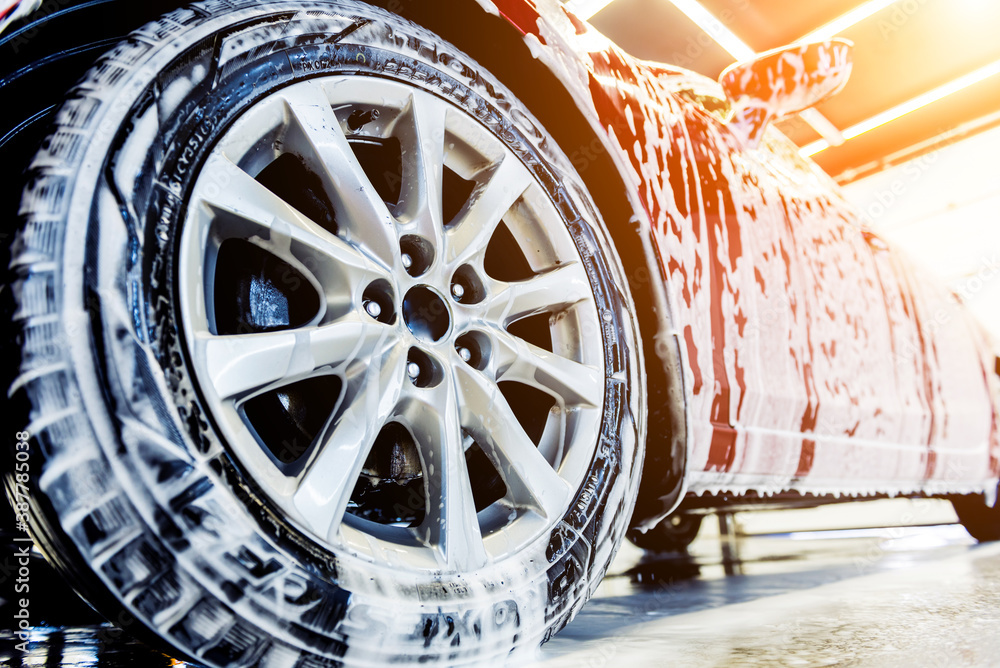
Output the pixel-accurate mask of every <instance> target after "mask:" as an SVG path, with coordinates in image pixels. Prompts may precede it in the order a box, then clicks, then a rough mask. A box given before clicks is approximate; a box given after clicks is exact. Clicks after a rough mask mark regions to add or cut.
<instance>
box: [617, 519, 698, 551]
mask: <svg viewBox="0 0 1000 668" xmlns="http://www.w3.org/2000/svg"><path fill="white" fill-rule="evenodd" d="M703 518H704V516H703V515H685V514H674V515H670V516H668V517H667V518H666V519H664V520H663V521H662V522H660V523H659V524H657V525H656V526H655V527H653V528H652V529H650V530H649V531H647V532H645V533H643V532H641V531H639V530H637V529H633V530H632V531H629V533H628V539H629V540H630V541H631V542H632V544H633V545H635V546H636V547H641V548H642V549H644V550H647V551H649V552H686V551H687V548H688V545H690V544H691V543H692V542H694V539H695V538H697V537H698V532H699V531H701V522H702V519H703Z"/></svg>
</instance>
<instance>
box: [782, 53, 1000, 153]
mask: <svg viewBox="0 0 1000 668" xmlns="http://www.w3.org/2000/svg"><path fill="white" fill-rule="evenodd" d="M997 74H1000V60H997V61H994V62H992V63H990V64H989V65H987V66H985V67H981V68H979V69H978V70H976V71H975V72H970V73H969V74H966V75H965V76H962V77H959V78H958V79H955V80H954V81H950V82H948V83H946V84H945V85H943V86H939V87H938V88H935V89H934V90H931V91H928V92H926V93H924V94H923V95H918V96H917V97H915V98H913V99H912V100H909V101H907V102H904V103H903V104H900V105H897V106H895V107H893V108H892V109H889V110H887V111H883V112H882V113H881V114H877V115H875V116H872V117H871V118H869V119H868V120H865V121H861V122H860V123H858V124H857V125H852V126H851V127H849V128H847V129H846V130H844V131H843V134H844V139H854V138H855V137H858V136H860V135H863V134H865V133H866V132H871V131H872V130H874V129H875V128H878V127H881V126H883V125H885V124H887V123H891V122H893V121H895V120H897V119H899V118H902V117H903V116H906V115H907V114H910V113H913V112H914V111H916V110H918V109H922V108H923V107H926V106H928V105H930V104H933V103H935V102H937V101H938V100H942V99H944V98H946V97H948V96H949V95H954V94H955V93H958V92H959V91H962V90H965V89H966V88H968V87H969V86H972V85H975V84H977V83H979V82H981V81H984V80H986V79H989V78H990V77H992V76H996V75H997ZM828 148H830V143H829V142H827V141H826V140H825V139H820V140H818V141H814V142H813V143H811V144H807V145H805V146H803V147H802V148H801V149H800V150H799V153H801V154H802V155H804V156H810V155H816V154H817V153H819V152H820V151H825V150H826V149H828Z"/></svg>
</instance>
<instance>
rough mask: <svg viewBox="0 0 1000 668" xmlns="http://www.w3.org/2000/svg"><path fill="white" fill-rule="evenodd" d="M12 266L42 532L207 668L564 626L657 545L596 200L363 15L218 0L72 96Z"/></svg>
mask: <svg viewBox="0 0 1000 668" xmlns="http://www.w3.org/2000/svg"><path fill="white" fill-rule="evenodd" d="M21 210H22V214H23V216H24V222H23V230H22V232H21V234H20V236H19V238H18V241H17V242H16V244H15V250H14V261H13V266H14V269H15V271H16V272H17V276H18V279H17V280H16V281H15V285H14V292H15V294H16V299H17V302H18V307H17V309H18V310H17V313H16V320H17V326H18V327H19V329H20V331H21V341H22V342H23V343H22V363H21V372H20V375H19V376H18V378H17V380H16V381H15V383H14V385H13V387H12V391H13V392H14V393H15V394H17V395H18V396H23V397H25V399H26V402H27V404H28V405H29V406H30V409H29V410H30V415H29V416H28V420H27V428H26V430H27V431H29V432H30V434H31V436H32V444H33V450H32V458H33V459H32V463H31V486H32V491H33V496H32V505H31V509H30V513H29V514H30V520H31V523H32V530H33V533H34V535H35V537H36V540H37V541H38V542H39V543H40V544H41V545H42V547H43V549H44V551H45V552H46V553H47V556H49V557H50V558H51V559H53V560H54V561H56V562H57V563H58V565H59V566H60V567H61V568H62V569H63V570H64V571H65V572H66V573H67V574H68V575H69V577H70V578H71V579H72V580H73V581H74V582H75V583H76V585H77V586H78V587H80V588H81V589H82V590H84V593H85V595H86V596H87V597H88V598H90V599H91V600H92V601H93V602H94V603H95V605H97V606H98V607H100V608H101V609H102V610H103V611H105V614H108V615H111V616H112V618H115V616H116V615H117V618H118V619H122V615H125V619H127V620H131V619H136V620H138V621H139V622H140V626H144V627H147V628H148V629H150V630H152V631H153V633H155V634H156V636H158V637H159V638H162V639H164V640H165V641H166V642H167V643H169V644H170V645H171V646H172V647H173V648H175V650H174V651H175V652H180V653H182V654H183V655H184V656H187V657H191V658H194V659H195V660H197V661H199V662H202V663H204V664H208V665H220V666H221V665H237V664H238V665H275V666H277V665H283V666H285V665H287V666H291V665H295V666H306V665H309V666H313V665H315V666H319V665H332V664H330V663H329V661H330V660H334V659H336V660H341V661H346V662H348V663H356V664H366V665H368V664H376V665H377V664H380V663H382V662H385V661H389V660H398V659H399V658H400V657H403V656H405V657H409V658H410V659H412V660H414V661H416V660H427V659H442V658H444V659H447V660H449V661H450V662H454V663H464V662H477V661H481V660H489V659H490V658H491V657H492V658H496V657H502V656H505V655H506V654H507V652H509V651H510V650H511V649H513V648H521V647H525V646H532V645H536V644H537V643H538V642H539V641H543V640H544V639H547V638H548V636H549V635H550V634H551V633H553V632H554V631H556V630H558V629H559V628H561V627H562V626H563V625H564V624H565V623H566V622H567V621H568V620H569V619H570V618H571V617H572V615H573V614H574V613H575V612H576V611H577V610H578V609H579V608H580V607H581V606H582V604H583V603H584V601H585V600H586V598H587V597H588V595H589V593H590V591H592V589H593V587H594V586H595V585H596V583H597V582H598V581H599V580H600V578H601V576H602V575H603V573H604V571H605V569H606V568H607V566H608V563H609V561H610V559H611V557H612V556H613V554H614V552H615V551H616V549H617V546H618V545H619V543H620V541H621V539H622V537H623V534H624V532H625V530H626V529H627V526H628V519H629V515H630V512H631V508H632V504H633V501H634V496H635V493H636V489H637V485H638V480H639V472H640V468H641V462H642V443H643V436H644V434H643V429H644V421H645V410H646V409H645V404H644V402H645V398H644V388H643V382H644V377H643V370H642V368H641V365H640V360H641V359H642V355H641V350H640V348H639V346H640V342H639V340H638V338H637V326H636V323H635V319H634V316H633V314H632V313H631V312H630V298H629V296H628V293H627V287H626V281H625V280H624V276H623V271H622V268H621V266H620V263H619V261H618V260H617V258H616V256H615V253H614V249H613V248H612V245H611V243H610V241H609V238H608V234H607V231H606V229H605V228H604V225H603V223H602V222H601V220H600V217H599V214H598V213H597V211H596V210H595V207H594V205H593V203H592V202H591V199H590V197H589V195H588V194H587V192H586V189H585V187H584V186H583V185H582V181H581V179H580V177H579V176H578V175H577V174H576V173H575V172H574V171H573V169H572V167H570V166H569V162H568V160H567V158H566V157H565V156H564V155H563V154H562V153H561V152H560V151H559V149H558V147H556V146H555V143H554V142H553V141H552V140H551V139H550V138H549V137H548V135H547V134H546V133H545V131H544V129H543V128H542V127H541V126H540V125H539V124H538V123H537V121H535V120H534V119H533V117H532V116H531V114H530V112H529V111H528V110H526V109H524V108H523V107H522V106H521V105H520V104H519V103H518V101H517V100H516V99H515V98H514V97H513V95H511V94H510V93H509V92H508V91H507V90H506V89H505V88H504V87H503V86H502V84H501V83H500V82H499V81H496V80H495V79H494V78H493V77H492V76H491V75H490V74H489V73H488V72H485V71H483V70H482V69H481V68H479V67H478V66H477V65H476V63H475V62H474V61H473V60H472V59H470V58H469V57H468V56H466V55H464V54H462V53H461V52H459V51H457V50H455V49H454V48H453V47H451V46H450V45H449V44H447V43H446V42H445V41H443V40H442V39H440V38H439V37H436V36H435V35H433V34H431V33H429V32H427V31H425V30H423V29H421V28H419V27H417V26H415V25H413V24H411V23H408V22H406V21H404V20H402V19H400V18H399V17H396V16H394V15H392V14H389V13H387V12H384V11H382V10H380V9H376V8H373V7H370V6H368V5H365V4H361V3H358V2H351V1H349V0H344V1H337V2H305V1H297V2H263V3H260V2H256V1H254V2H251V1H249V0H232V1H228V2H206V3H201V4H196V5H193V6H191V7H190V8H186V9H183V10H178V11H176V12H173V13H171V14H169V15H167V16H165V17H164V18H163V19H161V20H159V21H157V22H154V23H151V24H149V25H147V26H145V27H144V28H142V29H140V30H138V31H136V32H135V33H133V34H132V35H131V36H130V37H129V38H128V39H127V40H126V41H124V42H123V43H121V44H120V45H119V46H117V47H116V48H114V49H113V50H112V51H111V52H109V53H108V54H107V55H106V56H104V57H103V58H102V59H101V60H100V61H99V62H98V63H97V64H96V65H95V67H94V68H93V69H92V70H90V72H89V73H88V74H87V75H86V76H85V77H84V79H83V80H82V81H81V82H80V83H79V85H78V86H77V87H76V88H74V89H73V91H71V93H70V94H69V96H68V99H67V101H66V102H65V104H64V105H63V106H62V108H61V110H60V111H59V112H58V114H57V117H56V124H55V126H54V128H53V129H52V133H51V134H50V136H49V137H48V139H47V140H46V141H45V143H44V145H43V148H42V149H41V151H40V152H39V153H38V155H37V156H36V158H35V159H34V161H33V163H32V166H31V168H30V170H29V182H28V185H27V187H26V190H25V192H24V196H23V199H22V207H21Z"/></svg>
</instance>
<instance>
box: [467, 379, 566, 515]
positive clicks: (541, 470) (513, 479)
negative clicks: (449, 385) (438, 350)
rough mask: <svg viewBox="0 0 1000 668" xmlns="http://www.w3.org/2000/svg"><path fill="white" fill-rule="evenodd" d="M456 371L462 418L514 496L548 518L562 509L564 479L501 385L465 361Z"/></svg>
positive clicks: (563, 510)
mask: <svg viewBox="0 0 1000 668" xmlns="http://www.w3.org/2000/svg"><path fill="white" fill-rule="evenodd" d="M455 371H456V375H457V377H458V394H459V405H460V406H461V407H462V418H461V419H462V424H463V426H465V428H466V430H467V431H468V432H469V433H470V434H471V435H472V437H473V438H474V439H476V442H477V443H478V444H479V446H480V447H481V448H482V449H483V451H484V452H485V453H486V455H487V456H488V457H490V459H491V460H492V461H493V465H494V466H496V467H497V470H498V471H499V472H500V474H501V476H503V479H504V483H506V485H507V489H508V491H509V492H510V493H511V496H512V498H513V500H514V501H515V502H517V503H519V504H523V505H526V506H528V507H531V508H533V509H534V510H536V511H537V512H539V513H541V514H543V515H544V516H545V517H546V518H548V519H552V518H555V517H559V516H560V515H561V514H562V513H565V512H566V509H567V507H568V506H569V498H570V493H571V490H570V487H569V484H568V483H567V482H566V481H565V480H563V479H562V478H561V477H560V476H559V474H558V473H557V472H556V471H555V470H554V469H553V468H552V466H551V465H550V464H549V462H548V461H546V459H545V457H543V456H542V453H541V452H539V451H538V448H537V447H535V444H534V443H532V442H531V439H530V438H528V435H527V433H525V431H524V429H523V428H522V427H521V425H520V423H519V422H518V420H517V416H515V415H514V412H513V411H512V410H511V408H510V405H509V404H508V403H507V400H506V399H505V398H504V396H503V394H501V393H500V388H498V387H497V386H496V384H495V383H493V382H492V381H490V380H489V379H488V378H486V376H484V375H483V374H481V373H479V372H478V371H475V370H473V369H470V368H469V367H464V368H463V367H456V369H455Z"/></svg>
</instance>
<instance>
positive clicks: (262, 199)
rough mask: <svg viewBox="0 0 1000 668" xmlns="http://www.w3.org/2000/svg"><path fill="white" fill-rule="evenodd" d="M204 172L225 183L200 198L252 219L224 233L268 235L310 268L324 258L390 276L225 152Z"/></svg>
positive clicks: (278, 250) (289, 257)
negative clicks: (254, 176)
mask: <svg viewBox="0 0 1000 668" xmlns="http://www.w3.org/2000/svg"><path fill="white" fill-rule="evenodd" d="M202 171H203V174H205V175H206V176H207V177H208V179H209V182H210V183H220V184H225V187H217V188H211V189H209V188H207V187H206V188H203V189H200V190H199V191H198V192H196V197H198V198H199V199H200V200H201V201H202V202H203V203H204V204H205V205H207V206H208V207H210V208H211V209H212V210H214V211H215V212H216V213H219V212H228V213H229V214H231V215H233V216H236V217H237V218H239V219H241V220H242V221H244V222H246V223H249V225H248V226H246V227H242V226H238V227H237V229H233V228H232V223H230V228H229V229H228V230H226V229H223V232H222V234H223V236H224V237H226V236H234V237H249V236H260V237H262V238H263V239H266V241H267V243H266V244H264V247H266V248H267V250H269V251H270V252H272V253H274V254H275V255H277V256H278V257H280V258H282V259H284V260H286V261H291V262H293V263H297V262H298V261H302V260H304V261H305V262H304V264H305V265H306V266H310V265H316V264H317V262H319V261H321V260H320V259H322V261H324V262H329V261H330V260H331V259H332V260H333V261H335V262H336V263H337V264H338V265H339V266H340V267H341V268H343V269H348V268H350V269H352V270H354V272H355V273H360V274H363V275H378V276H382V275H384V274H385V272H384V270H382V269H380V268H379V267H378V266H377V265H376V264H375V263H374V262H372V261H371V260H369V259H368V258H367V257H365V255H364V254H362V253H360V252H359V251H358V250H356V249H355V248H354V247H353V246H351V245H350V244H347V243H345V242H344V241H343V240H342V239H340V238H338V237H337V236H336V235H334V234H331V233H330V232H328V231H327V230H325V229H323V228H322V227H321V226H319V225H317V224H316V223H314V222H313V221H311V220H309V218H307V217H306V216H304V215H303V214H301V213H300V212H298V211H297V210H296V209H295V208H293V207H292V206H291V205H289V204H288V203H287V202H285V201H284V200H283V199H281V198H280V197H278V196H277V195H275V194H274V193H272V192H271V191H270V190H268V189H267V188H265V187H264V186H263V185H262V184H260V183H259V182H257V180H256V179H254V178H253V177H252V176H250V175H249V174H247V173H246V172H244V171H243V170H242V169H240V168H239V167H238V166H237V165H235V164H233V162H231V161H230V160H229V159H228V158H226V157H225V156H223V155H222V154H220V153H214V154H212V155H211V156H209V158H208V160H207V161H206V162H205V167H204V168H203V170H202ZM222 227H225V226H224V225H223V226H222ZM293 243H294V244H296V245H298V246H300V247H302V248H306V249H308V253H307V255H309V256H310V257H300V256H302V255H303V253H302V251H301V250H298V251H296V249H295V248H293Z"/></svg>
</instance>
